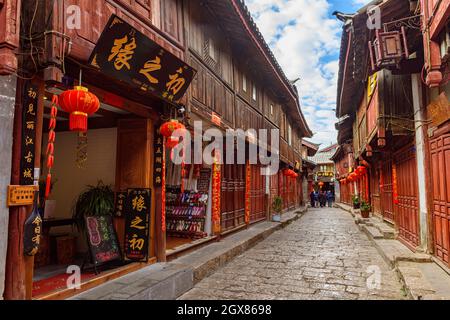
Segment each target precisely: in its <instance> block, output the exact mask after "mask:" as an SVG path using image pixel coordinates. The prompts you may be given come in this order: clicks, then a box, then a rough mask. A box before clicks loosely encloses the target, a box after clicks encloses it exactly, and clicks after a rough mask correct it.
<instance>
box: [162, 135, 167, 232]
mask: <svg viewBox="0 0 450 320" xmlns="http://www.w3.org/2000/svg"><path fill="white" fill-rule="evenodd" d="M163 140H164V139H163ZM164 145H165V144H163V145H162V150H163V152H162V183H161V230H162V232H163V233H164V232H166V150H165V149H164Z"/></svg>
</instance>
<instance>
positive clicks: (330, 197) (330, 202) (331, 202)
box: [326, 190, 334, 208]
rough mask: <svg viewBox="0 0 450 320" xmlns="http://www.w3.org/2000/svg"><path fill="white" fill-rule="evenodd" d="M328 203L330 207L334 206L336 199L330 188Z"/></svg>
mask: <svg viewBox="0 0 450 320" xmlns="http://www.w3.org/2000/svg"><path fill="white" fill-rule="evenodd" d="M326 197H327V203H328V207H329V208H332V207H333V201H334V195H333V192H331V191H330V190H328V191H327V195H326Z"/></svg>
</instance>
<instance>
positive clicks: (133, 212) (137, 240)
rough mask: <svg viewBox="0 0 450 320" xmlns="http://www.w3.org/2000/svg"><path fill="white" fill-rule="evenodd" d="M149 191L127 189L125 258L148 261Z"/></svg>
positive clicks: (150, 202) (150, 203)
mask: <svg viewBox="0 0 450 320" xmlns="http://www.w3.org/2000/svg"><path fill="white" fill-rule="evenodd" d="M151 205H152V200H151V190H150V189H129V190H128V196H127V201H126V209H125V245H124V251H125V258H126V259H127V260H132V261H144V262H146V261H147V260H148V248H149V241H150V239H149V234H150V211H151Z"/></svg>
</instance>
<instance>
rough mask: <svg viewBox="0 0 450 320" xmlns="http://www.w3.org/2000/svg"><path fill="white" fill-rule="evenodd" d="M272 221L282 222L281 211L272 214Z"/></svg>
mask: <svg viewBox="0 0 450 320" xmlns="http://www.w3.org/2000/svg"><path fill="white" fill-rule="evenodd" d="M272 221H273V222H281V214H279V213H274V214H272Z"/></svg>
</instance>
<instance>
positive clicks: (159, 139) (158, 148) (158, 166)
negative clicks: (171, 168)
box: [153, 130, 164, 187]
mask: <svg viewBox="0 0 450 320" xmlns="http://www.w3.org/2000/svg"><path fill="white" fill-rule="evenodd" d="M163 141H164V140H163V136H162V135H161V134H160V133H159V131H158V130H157V131H156V133H155V144H154V148H155V149H154V155H155V158H154V159H155V160H154V163H153V184H154V185H155V187H161V186H162V180H163V160H164V157H163V152H164V146H163Z"/></svg>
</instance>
